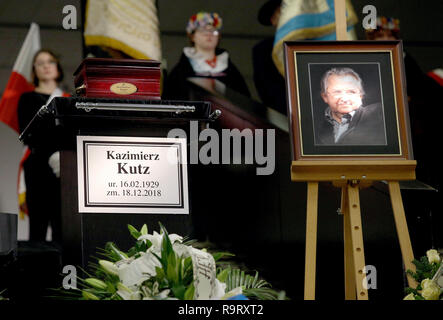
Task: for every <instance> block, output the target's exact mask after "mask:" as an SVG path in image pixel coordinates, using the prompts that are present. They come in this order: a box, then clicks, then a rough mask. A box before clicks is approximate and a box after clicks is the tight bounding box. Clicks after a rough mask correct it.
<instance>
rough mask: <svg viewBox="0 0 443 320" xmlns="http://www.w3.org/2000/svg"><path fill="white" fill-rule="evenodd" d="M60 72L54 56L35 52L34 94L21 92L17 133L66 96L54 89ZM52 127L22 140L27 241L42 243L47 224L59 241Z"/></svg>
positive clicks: (55, 149) (58, 80)
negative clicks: (54, 100)
mask: <svg viewBox="0 0 443 320" xmlns="http://www.w3.org/2000/svg"><path fill="white" fill-rule="evenodd" d="M62 79H63V70H62V68H61V65H60V62H59V60H58V58H57V56H56V55H55V54H54V53H53V52H51V51H50V50H47V49H41V50H39V51H38V52H37V53H36V54H35V55H34V59H33V62H32V81H33V84H34V86H35V89H34V91H31V92H26V93H23V94H22V95H21V97H20V100H19V102H18V109H17V115H18V122H19V130H20V133H22V132H23V131H24V130H25V128H26V127H27V125H28V124H29V123H30V121H31V120H32V118H33V117H34V115H35V114H36V113H37V112H38V111H39V109H40V108H41V107H42V106H44V105H46V104H47V103H48V102H50V101H51V99H52V98H54V97H57V96H68V94H66V93H64V92H63V91H62V90H61V89H60V88H59V87H58V86H59V83H60V82H61V81H62ZM54 126H55V124H54V123H52V122H50V121H49V120H48V122H47V123H46V124H45V125H44V126H42V127H41V128H40V129H39V130H40V131H39V135H40V136H42V137H45V138H46V139H39V140H38V142H37V141H26V142H25V143H26V144H27V145H28V147H29V149H30V155H29V157H28V158H27V159H26V160H25V162H24V164H23V169H24V174H25V184H26V205H27V208H28V215H29V239H30V240H32V241H45V239H46V232H47V229H48V225H50V226H51V229H52V239H53V240H54V241H57V242H60V241H61V222H60V206H61V203H60V179H59V177H58V176H59V158H58V157H59V153H58V151H57V143H55V142H54V139H53V138H49V137H54V131H53V129H54Z"/></svg>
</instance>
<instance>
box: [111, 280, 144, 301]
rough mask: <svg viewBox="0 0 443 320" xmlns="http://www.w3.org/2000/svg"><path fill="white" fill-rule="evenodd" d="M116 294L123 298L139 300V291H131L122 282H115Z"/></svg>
mask: <svg viewBox="0 0 443 320" xmlns="http://www.w3.org/2000/svg"><path fill="white" fill-rule="evenodd" d="M117 289H118V290H117V294H118V295H119V296H120V297H122V299H123V300H141V297H142V296H141V292H140V291H133V290H131V289H129V288H128V287H126V286H125V285H124V284H122V283H118V284H117Z"/></svg>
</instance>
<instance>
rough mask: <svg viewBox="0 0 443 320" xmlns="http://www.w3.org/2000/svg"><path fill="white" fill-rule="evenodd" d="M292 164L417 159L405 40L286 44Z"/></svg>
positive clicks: (299, 42)
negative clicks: (412, 131) (403, 44)
mask: <svg viewBox="0 0 443 320" xmlns="http://www.w3.org/2000/svg"><path fill="white" fill-rule="evenodd" d="M285 72H286V85H287V98H288V109H289V110H288V116H289V123H290V133H291V138H292V141H291V147H292V148H291V149H292V155H293V160H303V159H306V160H307V159H337V160H347V159H392V160H400V159H405V160H412V159H413V155H412V146H411V136H410V128H409V115H408V106H407V96H406V84H405V72H404V63H403V48H402V43H401V41H294V42H286V43H285Z"/></svg>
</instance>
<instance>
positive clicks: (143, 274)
mask: <svg viewBox="0 0 443 320" xmlns="http://www.w3.org/2000/svg"><path fill="white" fill-rule="evenodd" d="M155 267H161V264H160V262H159V261H158V259H157V258H156V257H155V256H154V255H153V254H151V253H146V254H144V255H142V256H141V257H139V258H137V259H128V260H122V261H119V262H118V263H117V268H118V276H119V277H120V280H121V281H122V283H123V284H124V285H125V286H128V287H129V286H134V285H136V286H138V285H140V284H141V283H142V282H143V281H145V280H148V279H149V278H151V277H154V276H155V275H156V274H157V273H156V271H155Z"/></svg>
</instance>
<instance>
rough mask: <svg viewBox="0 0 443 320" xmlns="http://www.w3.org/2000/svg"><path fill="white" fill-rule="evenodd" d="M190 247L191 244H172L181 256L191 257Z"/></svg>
mask: <svg viewBox="0 0 443 320" xmlns="http://www.w3.org/2000/svg"><path fill="white" fill-rule="evenodd" d="M189 248H190V246H185V245H184V244H181V243H178V242H176V243H174V244H173V245H172V249H174V252H175V253H176V254H177V256H179V257H185V258H187V257H189V256H190V255H191V254H190V253H189Z"/></svg>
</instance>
